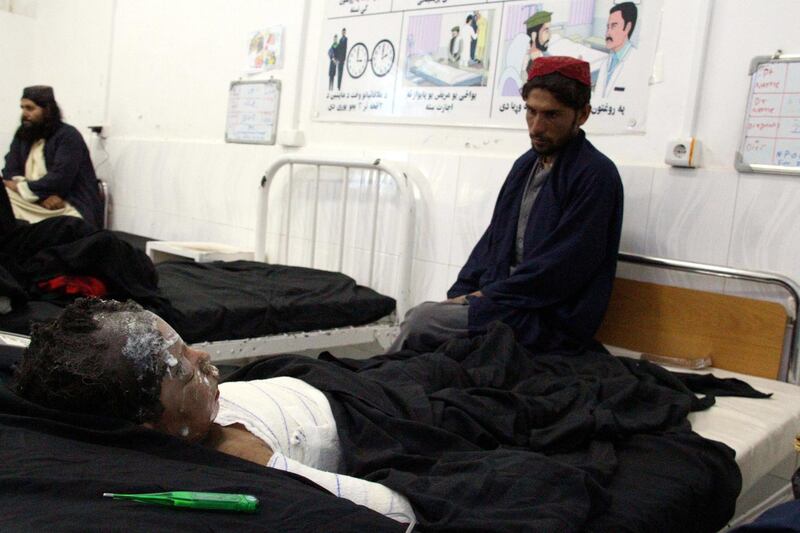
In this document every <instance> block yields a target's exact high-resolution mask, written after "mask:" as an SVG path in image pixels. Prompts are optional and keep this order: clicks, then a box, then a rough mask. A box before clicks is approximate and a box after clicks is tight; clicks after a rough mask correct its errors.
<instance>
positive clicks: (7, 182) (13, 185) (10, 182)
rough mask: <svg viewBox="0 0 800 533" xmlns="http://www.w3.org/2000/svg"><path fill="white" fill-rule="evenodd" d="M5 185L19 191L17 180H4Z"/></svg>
mask: <svg viewBox="0 0 800 533" xmlns="http://www.w3.org/2000/svg"><path fill="white" fill-rule="evenodd" d="M3 185H5V186H6V189H11V190H12V191H14V192H19V191H18V190H17V182H16V181H14V180H3Z"/></svg>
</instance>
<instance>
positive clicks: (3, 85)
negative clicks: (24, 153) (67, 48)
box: [0, 11, 36, 166]
mask: <svg viewBox="0 0 800 533" xmlns="http://www.w3.org/2000/svg"><path fill="white" fill-rule="evenodd" d="M35 28H36V23H35V20H34V19H33V18H31V17H29V16H25V15H19V14H15V13H10V12H8V11H0V72H2V73H3V79H2V82H0V146H2V147H7V146H8V145H9V143H10V142H11V139H12V137H13V136H14V131H15V130H16V128H17V126H19V113H20V111H19V97H20V96H21V95H22V88H23V87H25V86H27V85H29V84H30V82H31V80H32V79H33V68H32V66H31V60H32V59H33V57H34V56H35V49H34V46H32V43H33V42H34V32H35ZM4 155H5V153H4ZM0 166H2V165H1V164H0Z"/></svg>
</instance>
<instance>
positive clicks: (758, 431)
mask: <svg viewBox="0 0 800 533" xmlns="http://www.w3.org/2000/svg"><path fill="white" fill-rule="evenodd" d="M606 348H608V350H609V351H610V352H611V353H613V354H615V355H624V356H626V357H633V358H636V359H638V358H639V356H640V355H641V354H639V353H636V352H631V351H629V350H625V349H624V348H617V347H615V346H606ZM664 366H665V368H669V369H670V370H675V371H677V372H687V373H688V372H693V373H696V374H707V373H709V372H711V373H712V374H714V375H715V376H717V377H719V378H738V379H740V380H742V381H746V382H747V383H749V384H750V385H751V386H752V387H753V388H755V389H756V390H758V391H760V392H765V393H772V397H771V398H767V399H754V398H736V397H728V396H725V397H721V396H718V397H717V402H716V404H715V405H713V406H712V407H711V408H709V409H707V410H705V411H699V412H696V413H690V414H689V421H690V422H691V424H692V429H694V430H695V431H696V432H697V433H698V434H700V435H702V436H703V437H705V438H707V439H711V440H715V441H719V442H724V443H725V444H727V445H728V446H730V447H731V448H733V450H734V451H735V452H736V464H738V465H739V470H741V472H742V494H744V493H745V492H747V491H748V490H749V489H750V488H751V487H753V485H754V484H755V483H756V482H757V481H758V480H760V479H761V478H762V477H764V476H765V475H767V474H769V473H770V471H772V470H773V469H774V468H775V467H776V466H778V465H779V464H780V463H782V462H784V461H785V460H786V458H787V457H792V456H793V455H794V453H795V452H794V439H795V436H796V435H797V434H798V433H800V387H798V386H797V385H792V384H790V383H784V382H782V381H775V380H773V379H766V378H759V377H755V376H748V375H746V374H738V373H736V372H729V371H727V370H721V369H718V368H707V369H705V370H699V371H693V370H688V369H686V368H678V367H670V366H666V365H664Z"/></svg>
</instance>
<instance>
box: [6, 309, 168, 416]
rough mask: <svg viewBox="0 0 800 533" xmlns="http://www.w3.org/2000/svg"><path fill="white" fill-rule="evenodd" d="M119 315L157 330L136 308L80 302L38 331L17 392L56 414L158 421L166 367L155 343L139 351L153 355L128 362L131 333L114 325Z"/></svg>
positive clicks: (17, 376)
mask: <svg viewBox="0 0 800 533" xmlns="http://www.w3.org/2000/svg"><path fill="white" fill-rule="evenodd" d="M117 313H128V314H129V317H128V320H129V322H130V321H134V322H137V323H139V324H140V325H141V324H143V326H141V327H144V328H147V329H148V330H151V331H152V330H156V327H155V324H152V325H151V324H150V323H149V322H148V321H149V320H151V319H150V318H149V317H148V316H147V315H145V314H144V309H143V308H142V307H141V306H139V305H138V304H136V303H135V302H130V301H129V302H125V303H121V302H117V301H113V300H109V301H105V300H98V299H95V298H86V299H79V300H76V301H75V302H74V303H73V304H71V305H70V306H69V307H67V308H66V309H65V310H64V312H63V313H62V314H61V316H60V317H59V318H57V319H56V320H54V321H52V322H49V323H45V324H37V325H35V326H34V328H33V333H32V335H31V343H30V346H29V347H28V348H27V349H26V350H25V353H24V354H23V357H22V362H21V363H20V365H19V366H18V367H17V370H16V372H15V375H14V378H13V381H12V388H13V390H14V391H15V392H16V393H17V394H18V395H19V396H22V397H23V398H25V399H27V400H29V401H31V402H34V403H37V404H39V405H41V406H44V407H48V408H51V409H59V410H63V411H71V412H77V413H84V414H89V415H99V416H108V417H116V418H122V419H125V420H129V421H132V422H136V423H143V422H153V421H156V420H158V418H159V417H160V416H161V413H162V412H163V406H162V405H161V402H160V400H159V397H160V395H161V381H162V379H163V377H164V373H165V370H166V362H165V361H164V359H163V357H160V356H158V355H159V354H158V350H157V346H156V345H155V344H153V343H150V344H141V343H140V344H139V345H137V349H143V350H146V351H148V352H151V353H141V354H137V357H136V360H135V361H133V360H131V358H130V356H128V357H126V356H124V355H123V353H124V350H129V345H130V342H129V341H128V333H129V331H126V330H125V329H124V328H122V327H119V325H120V324H121V323H122V322H120V321H119V320H117V321H115V320H114V319H113V317H114V316H115V314H117ZM117 316H118V317H119V316H125V315H117ZM156 332H157V330H156ZM151 335H152V333H151ZM159 335H160V334H159Z"/></svg>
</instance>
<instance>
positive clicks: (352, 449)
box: [231, 324, 760, 532]
mask: <svg viewBox="0 0 800 533" xmlns="http://www.w3.org/2000/svg"><path fill="white" fill-rule="evenodd" d="M276 375H289V376H293V377H296V378H299V379H302V380H303V381H306V382H308V383H310V384H312V385H314V386H315V387H317V388H319V389H321V390H323V391H325V393H326V394H327V396H328V398H329V400H330V401H331V405H332V409H333V412H334V416H335V418H336V420H337V424H338V428H339V436H340V439H341V441H342V447H343V449H344V452H345V458H346V463H347V473H349V474H352V475H355V476H359V477H364V478H366V479H370V480H372V481H377V482H380V483H383V484H385V485H387V486H390V487H392V488H394V489H395V490H397V491H399V492H401V493H402V494H405V495H406V496H407V497H408V498H409V500H410V501H411V504H412V506H413V507H414V510H415V512H416V513H417V517H418V519H419V521H420V523H421V525H422V527H423V528H424V529H425V530H429V531H453V532H456V531H458V532H466V531H475V532H479V531H480V532H486V531H507V532H516V531H559V532H563V531H687V532H688V531H716V530H718V529H719V528H721V527H722V526H723V525H724V524H725V523H726V521H727V520H728V519H729V518H730V517H731V516H732V514H733V511H734V503H735V500H736V497H737V495H738V493H739V490H740V488H741V477H740V474H739V470H738V468H737V466H736V463H735V462H734V454H733V451H732V450H731V449H730V448H728V447H727V446H725V445H723V444H720V443H716V442H711V441H708V440H706V439H703V438H701V437H700V436H698V435H697V434H695V433H693V432H692V431H691V428H690V427H689V424H688V422H687V420H686V415H687V414H688V413H689V412H690V411H692V410H696V409H703V408H707V407H709V406H710V405H711V404H712V403H713V397H710V396H707V397H705V398H702V399H698V398H697V397H696V396H695V394H694V393H692V391H690V390H689V389H688V388H687V387H686V386H685V385H684V384H683V382H682V381H681V379H679V378H678V376H676V375H674V374H671V373H669V372H667V371H666V370H663V369H662V368H660V367H658V366H656V365H653V364H650V363H648V362H645V361H641V362H640V361H635V360H631V359H624V358H615V357H613V356H610V355H607V354H599V353H585V354H584V355H581V356H577V357H568V356H562V355H557V354H553V355H536V356H533V355H532V354H531V353H529V352H528V351H527V350H525V349H524V348H523V347H522V346H521V345H519V344H517V343H516V342H515V341H514V339H513V336H512V334H511V331H510V330H509V329H508V328H507V327H505V326H502V325H500V324H498V325H496V326H495V327H494V328H493V329H492V330H491V331H490V333H489V334H488V335H487V336H485V337H480V338H476V339H473V340H464V341H452V342H451V343H449V344H447V345H445V346H444V347H443V348H442V349H441V351H440V352H438V353H433V354H425V355H421V356H416V355H414V354H398V355H394V356H385V357H379V358H373V359H371V360H367V361H336V360H333V359H330V358H329V360H328V361H320V360H309V359H298V358H296V357H291V356H286V357H284V356H281V357H275V358H271V359H268V360H265V361H262V362H259V363H256V364H254V365H251V366H248V367H245V368H244V369H242V370H241V371H239V372H238V373H236V374H234V375H233V376H232V377H231V379H255V378H263V377H271V376H276ZM735 388H736V389H737V390H736V392H734V393H735V394H742V395H749V396H760V394H759V393H757V392H755V391H753V390H752V389H750V388H749V387H748V386H747V385H746V384H743V383H739V384H736V387H735Z"/></svg>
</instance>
